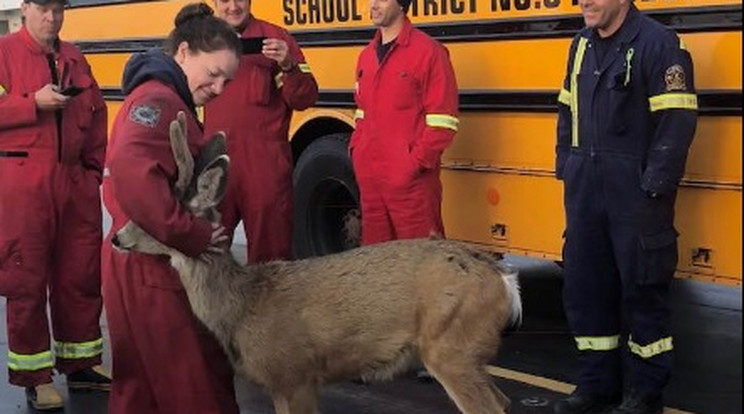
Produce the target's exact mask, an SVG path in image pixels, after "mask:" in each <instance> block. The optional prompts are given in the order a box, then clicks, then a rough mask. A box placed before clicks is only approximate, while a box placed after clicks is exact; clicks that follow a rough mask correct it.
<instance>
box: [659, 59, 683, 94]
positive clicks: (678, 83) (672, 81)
mask: <svg viewBox="0 0 744 414" xmlns="http://www.w3.org/2000/svg"><path fill="white" fill-rule="evenodd" d="M664 82H665V83H666V90H667V92H671V91H685V90H687V83H686V82H685V70H684V69H683V68H682V66H680V65H672V66H670V67H668V68H667V70H666V72H665V73H664Z"/></svg>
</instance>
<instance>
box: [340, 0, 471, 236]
mask: <svg viewBox="0 0 744 414" xmlns="http://www.w3.org/2000/svg"><path fill="white" fill-rule="evenodd" d="M410 4H411V1H410V0H370V12H371V17H372V21H373V23H374V24H375V25H376V26H377V27H379V30H378V31H377V33H376V34H375V37H374V39H372V42H370V44H369V45H368V46H367V47H366V48H365V49H364V50H363V51H362V53H361V55H360V56H359V61H358V63H357V71H356V94H355V100H356V103H357V107H358V110H357V113H356V116H355V117H356V130H355V131H354V134H353V135H352V138H351V143H350V144H349V151H350V154H351V158H352V162H353V164H354V172H355V174H356V178H357V182H358V184H359V190H360V193H361V207H362V244H373V243H380V242H384V241H388V240H394V239H410V238H418V237H429V236H430V235H439V236H442V237H443V236H444V226H443V224H442V218H441V199H442V187H441V183H440V181H439V163H440V157H441V154H442V152H443V151H444V149H445V148H447V146H449V145H450V143H451V142H452V139H453V138H454V136H455V132H456V131H457V128H458V122H459V121H458V119H457V83H456V81H455V75H454V71H453V69H452V64H451V63H450V60H449V55H448V52H447V50H446V49H445V48H444V46H442V45H441V44H440V43H439V42H437V41H436V40H433V39H432V38H430V37H429V36H427V35H426V34H424V33H423V32H421V31H420V30H418V29H416V28H414V27H413V26H412V25H411V21H410V20H409V19H408V18H407V17H406V12H407V11H408V8H409V7H410Z"/></svg>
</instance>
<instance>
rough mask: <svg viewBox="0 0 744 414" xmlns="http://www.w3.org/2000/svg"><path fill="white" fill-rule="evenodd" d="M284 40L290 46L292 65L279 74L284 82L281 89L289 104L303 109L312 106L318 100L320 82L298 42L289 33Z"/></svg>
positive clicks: (294, 108)
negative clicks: (316, 79) (317, 80)
mask: <svg viewBox="0 0 744 414" xmlns="http://www.w3.org/2000/svg"><path fill="white" fill-rule="evenodd" d="M284 41H285V42H287V46H288V48H289V52H288V53H289V56H290V59H291V63H292V66H291V67H290V68H289V70H287V71H282V72H281V73H280V74H279V76H280V77H281V84H282V86H281V88H280V91H281V94H282V98H283V99H284V102H286V103H287V106H289V107H290V108H292V109H293V110H296V111H301V110H303V109H307V108H309V107H311V106H312V105H313V104H315V101H317V100H318V83H317V82H316V81H315V77H314V76H313V73H312V71H311V70H310V65H308V64H307V61H306V60H305V56H304V55H303V54H302V50H300V47H299V46H298V45H297V42H296V41H295V40H294V39H293V38H292V36H291V35H289V34H288V33H285V39H284Z"/></svg>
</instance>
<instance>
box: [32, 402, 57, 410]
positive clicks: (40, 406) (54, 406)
mask: <svg viewBox="0 0 744 414" xmlns="http://www.w3.org/2000/svg"><path fill="white" fill-rule="evenodd" d="M28 403H29V404H31V406H32V407H34V410H38V411H53V410H54V411H56V410H61V409H63V408H64V407H65V404H64V403H63V402H62V403H57V404H39V403H36V402H34V401H29V402H28Z"/></svg>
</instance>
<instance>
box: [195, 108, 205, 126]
mask: <svg viewBox="0 0 744 414" xmlns="http://www.w3.org/2000/svg"><path fill="white" fill-rule="evenodd" d="M196 119H198V120H199V122H201V123H204V107H203V106H197V107H196Z"/></svg>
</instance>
